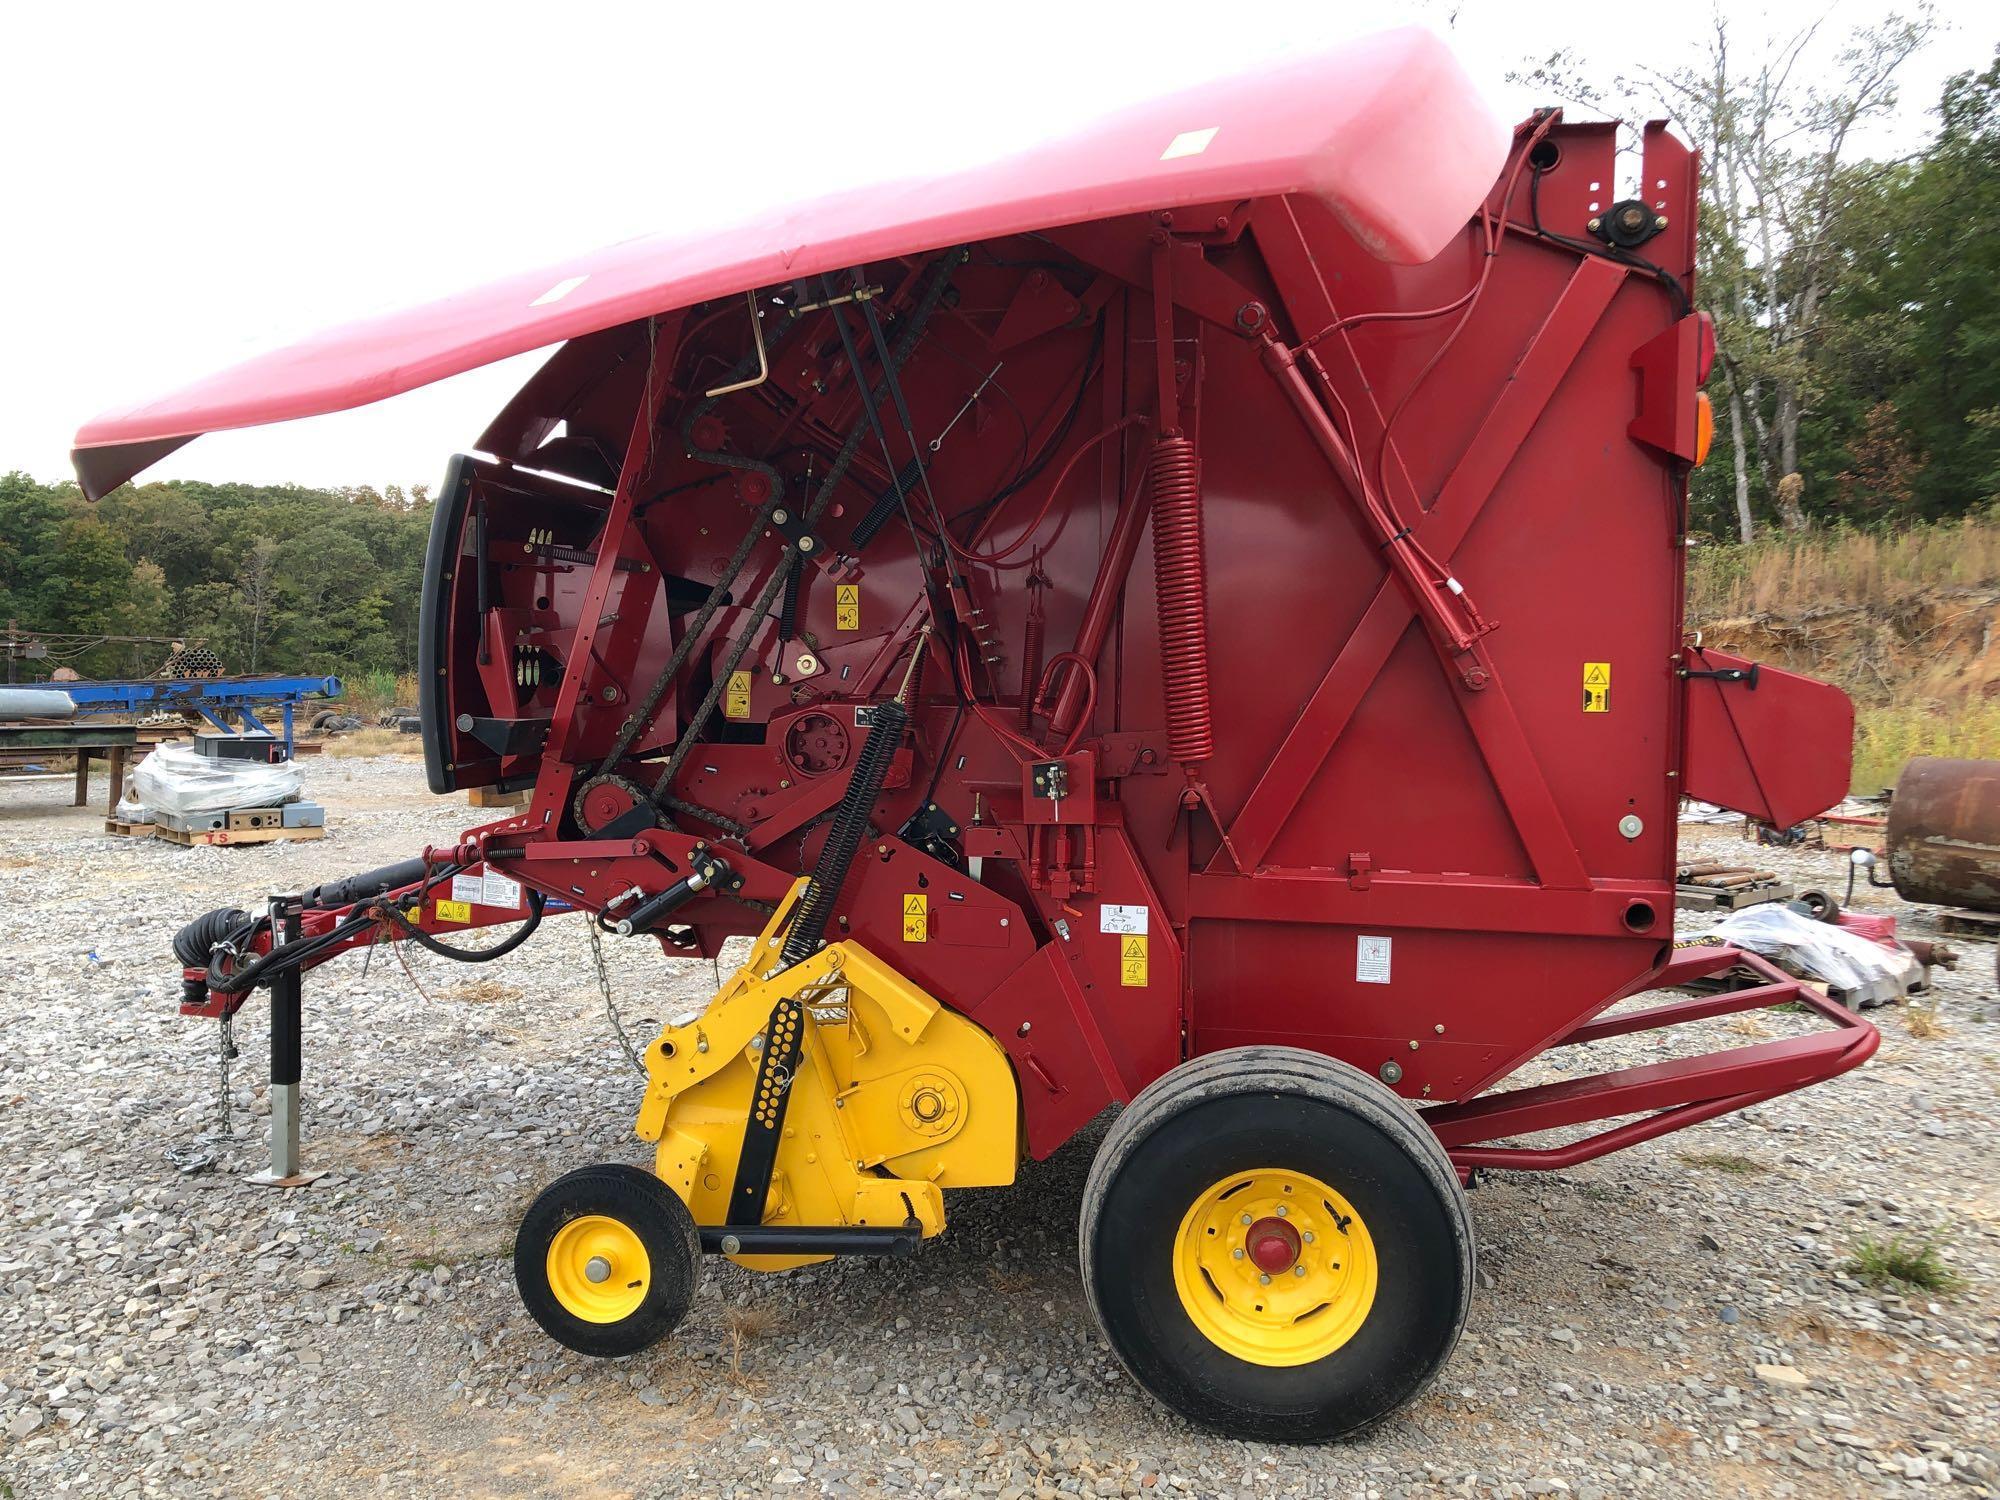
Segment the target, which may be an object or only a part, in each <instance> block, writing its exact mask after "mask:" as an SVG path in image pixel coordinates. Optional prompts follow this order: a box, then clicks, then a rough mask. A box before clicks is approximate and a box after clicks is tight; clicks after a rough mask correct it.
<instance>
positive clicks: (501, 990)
mask: <svg viewBox="0 0 2000 1500" xmlns="http://www.w3.org/2000/svg"><path fill="white" fill-rule="evenodd" d="M445 997H446V998H447V999H450V1000H463V1001H465V1002H466V1003H467V1004H469V1005H493V1004H496V1003H498V1002H501V1001H505V1000H518V999H520V998H521V991H520V990H519V989H517V988H516V987H515V986H513V985H511V984H502V983H501V982H500V981H499V980H497V979H472V980H468V981H466V982H465V983H464V984H455V985H453V986H452V987H451V988H450V989H448V990H446V991H445Z"/></svg>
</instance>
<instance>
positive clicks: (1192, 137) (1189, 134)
mask: <svg viewBox="0 0 2000 1500" xmlns="http://www.w3.org/2000/svg"><path fill="white" fill-rule="evenodd" d="M1221 128H1222V127H1221V126H1220V125H1211V126H1209V127H1208V129H1206V130H1183V131H1182V132H1181V133H1180V134H1179V135H1177V136H1175V137H1174V138H1173V139H1172V140H1170V141H1168V142H1167V149H1166V150H1164V151H1162V152H1161V153H1160V160H1161V161H1176V160H1178V159H1179V158H1181V157H1183V156H1199V155H1201V153H1202V152H1204V151H1206V150H1207V149H1208V143H1209V142H1210V141H1212V140H1214V139H1215V132H1216V131H1218V130H1220V129H1221Z"/></svg>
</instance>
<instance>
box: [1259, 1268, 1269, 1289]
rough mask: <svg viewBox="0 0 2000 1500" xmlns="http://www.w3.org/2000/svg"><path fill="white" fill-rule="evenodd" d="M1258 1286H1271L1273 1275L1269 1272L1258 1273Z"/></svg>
mask: <svg viewBox="0 0 2000 1500" xmlns="http://www.w3.org/2000/svg"><path fill="white" fill-rule="evenodd" d="M1257 1284H1258V1285H1259V1286H1269V1285H1270V1284H1271V1273H1270V1272H1269V1271H1259V1272H1258V1273H1257Z"/></svg>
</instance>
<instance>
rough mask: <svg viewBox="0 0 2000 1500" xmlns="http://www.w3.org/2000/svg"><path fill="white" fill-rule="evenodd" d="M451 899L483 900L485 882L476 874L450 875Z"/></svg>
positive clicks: (484, 898)
mask: <svg viewBox="0 0 2000 1500" xmlns="http://www.w3.org/2000/svg"><path fill="white" fill-rule="evenodd" d="M451 899H452V900H454V901H479V902H484V901H485V900H486V882H485V881H483V880H481V879H480V878H479V877H478V876H477V875H454V876H452V877H451Z"/></svg>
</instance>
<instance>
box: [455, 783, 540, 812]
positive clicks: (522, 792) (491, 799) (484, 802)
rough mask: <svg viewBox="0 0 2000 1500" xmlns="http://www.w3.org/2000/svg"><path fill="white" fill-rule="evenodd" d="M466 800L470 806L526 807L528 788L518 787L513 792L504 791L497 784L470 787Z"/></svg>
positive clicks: (467, 790)
mask: <svg viewBox="0 0 2000 1500" xmlns="http://www.w3.org/2000/svg"><path fill="white" fill-rule="evenodd" d="M465 802H466V806H468V807H526V806H527V805H528V788H526V787H518V788H516V789H515V790H514V791H511V792H503V791H501V790H500V788H499V787H497V786H475V787H468V788H467V789H466V793H465Z"/></svg>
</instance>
